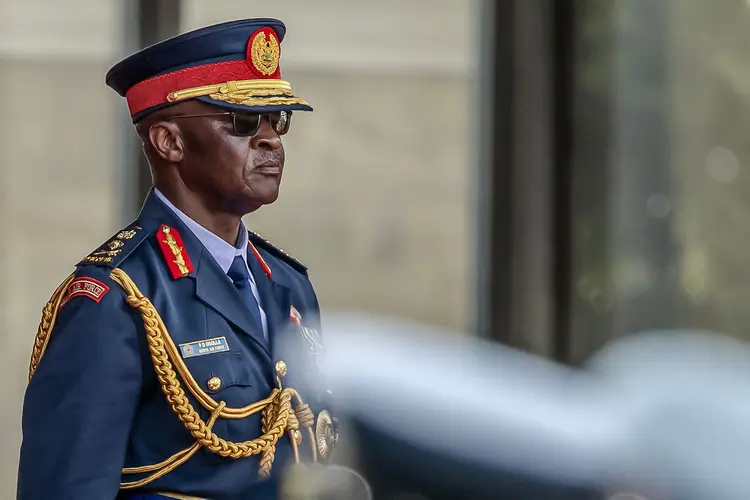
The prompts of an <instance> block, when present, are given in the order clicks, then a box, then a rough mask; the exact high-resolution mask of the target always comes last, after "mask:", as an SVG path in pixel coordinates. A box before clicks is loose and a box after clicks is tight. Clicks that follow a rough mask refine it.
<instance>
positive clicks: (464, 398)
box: [322, 317, 750, 500]
mask: <svg viewBox="0 0 750 500" xmlns="http://www.w3.org/2000/svg"><path fill="white" fill-rule="evenodd" d="M326 332H327V335H326V345H327V354H326V357H325V360H324V362H323V365H322V369H323V371H324V374H325V376H326V377H327V378H328V381H329V384H330V386H331V387H332V388H333V389H334V396H335V400H336V402H337V405H338V406H337V408H336V411H340V412H343V413H342V414H344V415H347V416H348V419H349V420H350V421H351V422H352V424H353V426H354V428H355V429H356V430H357V436H358V447H359V448H358V449H357V450H356V452H357V459H358V460H360V461H361V463H362V464H363V467H364V468H366V469H367V475H366V477H367V478H368V479H370V478H371V477H372V476H371V474H373V473H375V474H376V475H377V476H378V477H377V478H376V481H375V482H378V481H382V480H384V479H385V480H387V481H390V482H392V483H396V484H398V486H397V487H394V490H393V491H414V492H419V493H422V494H424V495H426V496H427V497H429V498H451V497H456V495H460V497H464V496H465V497H466V498H514V499H516V498H519V499H533V498H543V499H544V500H552V499H562V498H571V499H573V498H575V499H579V498H592V499H593V498H618V496H617V495H620V497H619V498H641V497H639V496H631V497H628V496H625V494H624V493H625V492H632V495H635V494H640V495H642V496H643V497H644V498H648V499H649V500H651V499H657V500H658V499H662V498H663V499H670V500H671V499H690V500H692V499H696V500H706V499H710V500H735V499H737V500H740V499H742V500H747V499H748V498H750V474H748V473H747V472H746V468H747V463H748V458H749V457H750V351H749V350H748V347H747V346H746V345H745V344H742V343H739V342H735V341H732V340H727V339H722V338H719V337H717V336H714V335H708V334H702V333H699V332H689V331H669V332H654V333H650V334H643V335H639V336H634V337H631V338H628V339H626V340H623V341H620V342H618V343H615V344H613V345H611V346H610V347H609V348H608V349H606V350H605V351H603V352H602V353H600V355H599V356H597V357H596V358H595V359H593V360H592V362H591V363H590V364H589V365H588V366H587V367H585V369H582V370H577V369H571V368H568V367H564V366H561V365H557V364H555V363H551V362H548V361H546V360H543V359H539V358H536V357H533V356H530V355H527V354H523V353H521V352H518V351H516V350H513V349H509V348H505V347H502V346H499V345H495V344H492V343H489V342H486V341H483V340H478V339H475V338H470V337H467V336H457V335H450V334H448V333H449V332H438V331H435V330H432V329H430V328H426V327H422V326H419V325H411V324H404V323H400V322H394V321H389V320H384V319H382V318H360V317H336V318H327V321H326ZM425 492H427V493H425ZM618 492H620V493H618ZM468 495H471V496H468ZM382 497H383V498H386V497H387V498H395V497H393V496H387V495H386V496H382ZM330 498H334V497H330ZM376 498H380V497H379V496H378V495H377V492H376ZM422 498H424V496H423V497H422Z"/></svg>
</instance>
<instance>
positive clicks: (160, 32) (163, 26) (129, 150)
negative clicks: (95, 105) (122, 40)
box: [123, 0, 182, 221]
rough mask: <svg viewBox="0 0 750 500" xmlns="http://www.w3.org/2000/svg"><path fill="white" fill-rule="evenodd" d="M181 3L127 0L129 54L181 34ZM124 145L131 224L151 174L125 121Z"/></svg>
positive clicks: (127, 217)
mask: <svg viewBox="0 0 750 500" xmlns="http://www.w3.org/2000/svg"><path fill="white" fill-rule="evenodd" d="M181 3H182V2H181V0H134V1H130V0H126V1H125V2H124V8H125V16H124V18H125V19H126V22H127V25H128V26H127V29H126V30H125V31H126V37H127V38H126V44H125V47H126V48H127V51H128V53H132V52H135V51H137V50H140V49H142V48H145V47H148V46H149V45H153V44H154V43H156V42H159V41H161V40H164V39H166V38H169V37H172V36H175V35H177V34H178V33H179V32H180V11H181ZM123 128H126V130H125V133H124V134H123V135H125V138H124V141H125V144H126V146H125V148H123V149H124V152H123V153H124V158H125V161H124V163H125V164H126V165H125V169H126V170H125V172H126V176H127V179H126V180H125V182H124V183H123V189H124V190H125V191H126V193H125V196H123V198H124V199H125V200H126V206H125V207H124V208H123V212H124V218H125V220H126V221H130V220H131V219H132V218H133V217H134V216H135V215H136V214H137V212H138V210H139V209H140V206H141V203H142V202H143V198H144V197H145V195H146V193H147V192H148V189H149V188H150V187H151V172H150V171H149V168H148V163H147V162H146V158H145V157H144V156H143V154H142V151H141V143H140V141H139V140H138V138H137V137H136V136H135V134H134V133H133V131H132V125H131V124H130V121H129V119H128V122H127V125H124V127H123Z"/></svg>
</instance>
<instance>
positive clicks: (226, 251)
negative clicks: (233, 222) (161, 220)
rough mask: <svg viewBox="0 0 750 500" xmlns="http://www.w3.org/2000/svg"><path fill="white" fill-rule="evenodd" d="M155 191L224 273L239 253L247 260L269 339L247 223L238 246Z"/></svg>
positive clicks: (266, 335) (261, 320)
mask: <svg viewBox="0 0 750 500" xmlns="http://www.w3.org/2000/svg"><path fill="white" fill-rule="evenodd" d="M154 193H155V194H156V196H157V197H158V198H159V199H160V200H161V201H162V202H163V203H164V204H165V205H166V206H167V207H169V209H170V210H172V211H173V212H174V213H175V215H177V217H179V218H180V220H181V221H182V222H183V224H185V225H186V226H187V227H188V229H190V231H192V233H193V234H194V235H195V237H196V238H198V240H200V242H201V243H202V244H203V246H204V247H206V250H208V253H210V254H211V256H212V257H213V258H214V260H215V261H216V263H217V264H219V267H221V269H222V270H223V271H224V274H226V273H227V271H229V267H230V266H231V265H232V262H233V261H234V258H235V257H237V256H238V255H239V256H241V257H242V260H243V261H245V266H246V267H247V272H248V274H249V275H250V280H249V281H250V289H251V290H252V292H253V296H254V297H255V300H256V301H257V302H258V306H259V309H260V322H261V324H262V326H263V336H265V338H266V340H268V321H267V319H266V313H265V312H264V311H263V304H261V302H260V295H259V294H258V286H257V285H256V284H255V277H254V276H253V273H252V271H251V270H250V267H249V266H248V265H247V244H248V237H247V229H246V228H245V225H244V224H243V223H242V222H241V221H240V235H239V236H240V238H239V241H238V242H237V246H235V245H230V244H229V243H227V242H226V241H224V240H222V239H221V238H219V237H218V236H216V235H215V234H214V233H212V232H211V231H209V230H208V229H206V228H205V227H203V226H201V225H200V224H198V223H197V222H195V221H194V220H193V219H191V218H190V217H188V216H187V215H185V214H184V213H183V212H182V211H181V210H180V209H179V208H177V207H176V206H174V205H173V204H172V202H170V201H169V200H168V199H167V197H166V196H164V195H163V194H162V193H161V192H160V191H159V190H158V189H156V188H154ZM227 279H228V280H229V276H227ZM230 281H231V280H230Z"/></svg>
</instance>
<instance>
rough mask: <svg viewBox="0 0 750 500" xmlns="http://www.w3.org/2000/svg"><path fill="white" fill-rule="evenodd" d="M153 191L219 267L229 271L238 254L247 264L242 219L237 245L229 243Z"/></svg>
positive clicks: (246, 242)
mask: <svg viewBox="0 0 750 500" xmlns="http://www.w3.org/2000/svg"><path fill="white" fill-rule="evenodd" d="M154 193H155V194H156V196H157V197H158V198H159V200H161V201H162V203H164V204H165V205H166V206H167V207H168V208H169V209H170V210H171V211H172V212H174V213H175V215H176V216H177V217H179V219H180V220H181V221H182V223H183V224H185V225H186V226H187V227H188V229H190V231H191V232H192V233H193V234H194V235H195V237H196V238H198V241H200V242H201V244H203V246H204V247H206V250H208V253H210V254H211V256H212V257H213V258H214V260H215V261H216V263H217V264H219V267H221V269H222V270H223V271H224V272H225V273H226V272H227V271H229V267H230V266H231V265H232V262H233V261H234V258H235V257H236V256H238V255H240V256H242V259H243V260H244V261H245V265H247V245H248V235H247V229H246V228H245V224H243V223H242V221H240V234H239V238H238V239H237V245H236V246H235V245H230V244H229V243H227V242H226V241H224V240H222V239H221V238H219V237H218V236H217V235H215V234H214V233H212V232H211V231H209V230H208V229H206V228H205V227H203V226H201V225H200V224H198V223H197V222H195V221H194V220H193V219H191V218H190V217H188V216H187V215H186V214H185V213H183V212H182V211H181V210H180V209H179V208H177V207H176V206H174V205H173V204H172V202H171V201H169V200H168V199H167V197H166V196H164V195H163V194H162V193H161V191H159V190H158V189H156V188H154Z"/></svg>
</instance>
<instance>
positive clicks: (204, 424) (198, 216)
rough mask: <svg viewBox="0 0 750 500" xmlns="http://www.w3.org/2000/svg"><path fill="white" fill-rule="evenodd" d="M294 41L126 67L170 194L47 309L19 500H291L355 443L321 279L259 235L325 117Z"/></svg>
mask: <svg viewBox="0 0 750 500" xmlns="http://www.w3.org/2000/svg"><path fill="white" fill-rule="evenodd" d="M285 32H286V28H285V26H284V24H283V23H282V22H281V21H278V20H274V19H249V20H240V21H233V22H229V23H223V24H220V25H216V26H211V27H207V28H203V29H200V30H197V31H193V32H190V33H186V34H183V35H180V36H178V37H175V38H172V39H169V40H167V41H164V42H162V43H159V44H157V45H154V46H151V47H149V48H146V49H144V50H142V51H140V52H138V53H136V54H134V55H132V56H130V57H128V58H127V59H125V60H123V61H121V62H120V63H118V64H117V65H115V66H114V67H113V68H112V69H111V70H110V71H109V73H108V74H107V84H108V85H109V86H110V87H112V88H113V89H114V90H115V91H117V92H118V93H119V94H120V95H121V96H123V97H125V98H126V99H127V103H128V106H129V109H130V113H131V116H132V119H133V123H134V124H135V127H136V130H137V132H138V134H139V135H140V137H141V139H142V141H143V149H144V152H145V154H146V156H147V157H148V160H149V163H150V166H151V171H152V176H153V182H154V187H153V189H152V190H151V192H150V193H149V194H148V197H147V199H146V201H145V204H144V205H143V208H142V211H141V213H140V214H139V216H138V218H137V219H136V220H135V221H134V222H133V223H132V224H129V225H128V226H127V227H125V228H123V229H122V230H120V231H117V232H116V233H115V234H114V236H113V237H112V238H110V239H109V240H107V241H106V242H105V243H104V244H103V245H101V246H100V247H99V248H97V249H96V250H94V251H93V252H92V253H91V254H90V255H88V256H87V257H85V258H84V259H83V260H81V262H79V263H78V264H77V266H76V269H75V272H74V273H73V274H71V275H70V276H69V277H68V278H67V279H66V280H65V281H64V282H63V283H62V284H61V285H60V286H59V288H58V289H57V290H56V291H55V292H54V294H53V295H52V298H51V299H50V301H49V303H48V304H47V305H46V306H45V308H44V310H43V317H42V321H41V323H40V326H39V330H38V333H37V338H36V342H35V344H34V349H33V354H32V359H31V366H30V373H29V376H30V382H29V386H28V389H27V392H26V397H25V401H24V408H23V436H24V439H23V445H22V448H21V457H20V469H19V477H18V498H19V499H22V500H42V499H45V500H46V499H52V498H54V499H56V500H66V499H71V500H72V499H77V500H78V499H114V498H126V499H134V498H138V499H145V498H149V499H156V498H206V499H208V498H210V499H235V498H238V499H239V498H242V499H244V498H252V499H257V498H274V497H275V496H276V491H277V488H276V487H275V486H274V485H275V482H274V481H273V479H274V478H275V477H276V476H277V475H278V473H280V472H281V471H282V470H283V467H284V466H286V465H288V464H293V463H295V462H313V461H316V460H317V461H325V459H326V458H327V457H328V456H329V455H330V453H331V451H332V447H333V444H334V443H335V435H336V433H335V430H334V429H333V427H332V422H331V420H332V419H331V416H330V414H329V412H328V411H327V410H326V408H325V402H324V399H325V394H326V391H324V390H322V388H321V387H320V386H319V383H318V379H317V378H316V377H314V376H310V374H311V373H312V374H314V373H317V372H316V365H317V361H318V359H317V356H318V355H319V353H320V350H321V344H320V342H321V340H320V333H319V332H320V324H319V307H318V301H317V298H316V295H315V292H314V291H313V287H312V285H311V284H310V281H309V279H308V275H307V270H306V268H305V267H304V266H303V265H302V264H300V263H299V262H297V261H296V260H295V259H293V258H291V257H289V256H288V255H286V254H285V253H283V252H282V251H281V250H279V249H277V248H276V247H274V246H273V245H271V244H270V243H269V242H267V241H266V240H264V239H262V238H261V237H259V236H258V235H256V234H254V233H252V232H249V231H248V230H247V229H246V228H245V227H244V225H243V223H242V217H243V216H244V215H246V214H248V213H251V212H254V211H255V210H257V209H258V208H260V207H261V206H263V205H267V204H270V203H273V202H274V201H275V200H276V198H277V196H278V193H279V185H280V181H281V175H282V172H283V168H284V149H283V146H282V142H281V136H282V135H284V134H285V133H287V131H288V130H289V126H290V121H291V118H292V113H293V112H296V111H311V110H312V108H311V107H310V106H309V105H308V103H307V102H305V101H304V100H302V99H301V98H299V97H296V96H295V95H294V94H293V93H292V88H291V85H290V84H289V82H287V81H284V80H282V79H281V73H280V69H279V56H280V52H281V48H280V44H281V42H282V40H283V39H284V35H285Z"/></svg>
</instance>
